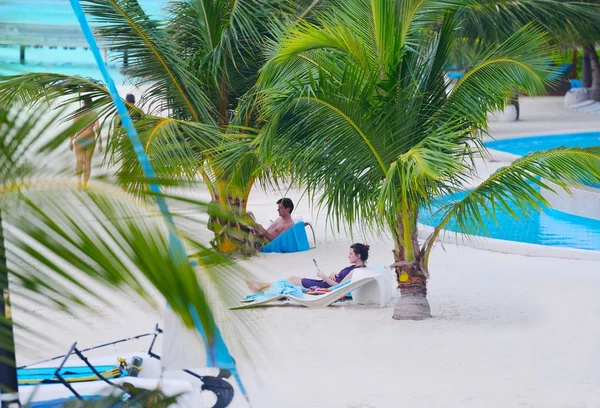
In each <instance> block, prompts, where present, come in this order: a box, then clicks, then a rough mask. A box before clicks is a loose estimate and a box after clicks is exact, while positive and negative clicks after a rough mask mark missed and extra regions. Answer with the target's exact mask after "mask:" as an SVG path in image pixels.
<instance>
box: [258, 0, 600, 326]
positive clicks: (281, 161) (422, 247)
mask: <svg viewBox="0 0 600 408" xmlns="http://www.w3.org/2000/svg"><path fill="white" fill-rule="evenodd" d="M327 4H328V7H326V8H324V9H322V10H321V11H320V12H319V14H318V16H316V17H315V21H316V23H306V22H303V23H301V24H298V25H297V26H295V27H293V28H292V29H290V30H288V31H287V33H285V35H283V36H282V37H281V38H280V39H279V41H278V42H276V43H274V44H273V45H272V48H271V49H270V53H271V59H270V61H269V62H268V63H267V64H266V65H265V67H264V68H263V70H262V73H261V78H260V79H259V81H260V84H261V85H262V88H261V95H260V97H261V98H262V101H263V105H262V111H261V113H262V115H263V116H262V117H263V119H264V120H265V121H266V124H265V126H264V128H263V131H262V133H261V135H260V137H259V139H258V141H257V144H259V146H260V148H261V151H262V154H263V155H264V157H265V160H266V161H267V162H268V163H269V164H270V165H271V168H272V169H274V171H275V175H283V174H287V173H288V172H289V173H291V174H292V177H293V179H294V180H295V181H297V182H298V183H299V184H300V185H302V186H304V187H305V188H306V190H307V191H308V193H309V195H311V196H313V197H318V198H316V201H317V204H319V205H321V206H323V207H325V208H326V210H327V212H328V217H329V219H330V220H331V221H333V222H334V223H335V224H337V225H338V226H339V225H340V224H342V223H345V224H346V225H350V228H351V227H352V224H355V223H358V224H359V225H362V226H367V227H370V228H386V229H388V230H389V231H390V232H391V235H392V238H393V242H394V251H393V253H394V263H393V265H394V267H395V268H396V273H397V277H398V287H399V289H400V293H401V297H400V299H399V301H398V304H397V306H396V309H395V311H394V318H396V319H423V318H427V317H430V308H429V304H428V301H427V298H426V293H427V279H428V277H429V271H428V259H429V256H430V253H431V250H432V248H433V245H434V242H435V240H436V238H437V236H438V234H439V232H440V230H441V229H442V228H443V227H444V226H445V225H446V224H447V222H448V221H449V220H450V219H456V220H457V221H458V224H459V226H461V227H463V231H468V230H469V229H470V228H474V227H473V226H474V225H481V224H482V222H483V221H482V219H483V214H484V213H485V214H488V215H489V214H492V216H493V210H495V209H499V210H500V211H504V212H507V213H509V214H511V215H514V216H517V213H520V212H519V211H514V210H513V209H512V207H511V205H514V206H516V207H517V208H519V209H524V208H526V207H528V206H539V205H540V203H541V204H547V202H546V200H545V199H544V198H543V197H542V196H541V194H540V193H539V191H538V190H537V189H536V188H535V186H536V185H537V186H541V187H543V188H549V189H550V188H551V187H550V184H549V182H552V183H554V185H558V186H559V187H560V188H564V189H567V190H568V189H569V186H570V185H571V184H573V183H574V184H577V183H581V182H582V180H588V181H589V180H590V179H597V177H598V176H600V156H599V155H598V152H597V151H596V150H594V149H576V148H572V149H568V148H564V149H555V150H551V151H547V152H538V153H534V154H531V155H528V156H525V157H524V158H522V159H520V160H517V161H515V162H514V163H512V164H511V165H510V166H507V167H505V168H503V169H501V170H499V171H498V172H496V173H494V174H493V175H491V176H490V177H489V178H488V179H487V180H484V181H483V182H481V184H479V186H478V187H477V188H475V189H474V190H472V191H470V192H469V193H468V194H467V195H466V196H465V197H464V198H463V199H462V200H459V201H456V202H454V203H452V204H451V205H450V206H448V207H445V208H444V209H443V212H442V214H441V217H442V220H443V221H442V222H441V223H440V225H439V226H438V227H437V228H436V229H435V232H434V233H433V234H432V235H431V236H430V237H429V238H427V239H426V240H425V241H424V242H419V240H418V220H419V209H420V208H427V207H429V206H431V205H432V204H433V203H434V202H435V201H436V200H437V199H438V198H439V197H442V196H444V195H447V194H452V193H455V192H457V191H461V190H463V189H464V187H463V186H464V185H465V183H467V182H475V181H477V180H478V178H477V174H476V169H475V166H474V160H475V159H476V158H478V157H481V156H483V155H484V154H485V148H484V147H483V145H482V135H484V134H485V132H486V130H487V116H486V115H487V114H488V113H489V112H492V111H495V110H499V109H502V108H503V107H504V103H505V101H506V98H507V97H508V96H510V94H511V93H512V91H513V89H515V88H518V89H523V90H525V91H527V92H529V93H530V94H536V93H540V92H542V91H543V89H544V85H545V83H546V82H547V78H548V76H549V74H550V73H549V71H548V68H547V65H546V61H545V58H546V57H547V56H548V53H549V52H550V51H551V50H550V48H549V47H548V45H547V43H548V36H547V35H546V34H545V33H544V32H543V31H542V30H541V29H540V28H539V27H537V26H535V25H533V24H527V25H525V26H524V27H523V28H521V29H520V30H518V31H517V32H515V33H514V34H513V35H511V36H510V37H509V38H507V39H506V40H505V41H503V42H501V43H496V44H492V45H491V46H489V47H487V48H484V49H482V50H481V52H480V53H479V54H478V55H477V56H476V58H475V59H474V60H473V61H472V64H471V65H470V67H469V68H468V69H467V71H466V72H465V74H464V76H463V77H462V78H461V79H460V80H459V81H458V83H457V84H456V85H455V86H454V87H453V88H451V87H450V86H449V82H448V81H447V80H446V79H445V78H444V70H445V68H446V65H447V64H448V62H449V55H450V53H451V52H452V49H453V46H454V44H455V42H456V41H457V33H459V32H460V31H459V30H458V28H459V27H460V26H461V23H462V21H463V20H462V16H464V11H465V10H469V8H471V7H475V8H476V7H478V3H477V2H473V1H466V0H465V1H462V0H459V1H456V0H452V1H444V0H442V1H440V0H436V1H433V0H424V1H423V0H375V1H367V0H352V1H350V0H345V1H343V2H342V1H330V2H328V3H327ZM277 169H280V170H279V172H277ZM538 177H541V178H538ZM480 205H483V207H482V206H480ZM486 205H487V206H486Z"/></svg>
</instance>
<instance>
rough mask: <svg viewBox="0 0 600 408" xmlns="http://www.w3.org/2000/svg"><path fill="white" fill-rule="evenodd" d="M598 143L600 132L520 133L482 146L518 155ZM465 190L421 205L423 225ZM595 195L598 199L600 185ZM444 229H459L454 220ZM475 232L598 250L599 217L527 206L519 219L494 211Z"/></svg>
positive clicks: (433, 223) (436, 219) (432, 221)
mask: <svg viewBox="0 0 600 408" xmlns="http://www.w3.org/2000/svg"><path fill="white" fill-rule="evenodd" d="M598 145H600V132H588V133H577V134H562V135H552V136H536V137H522V138H516V139H505V140H497V141H493V142H487V143H485V146H486V147H488V148H490V149H495V150H500V151H504V152H508V153H513V154H518V155H520V156H523V155H526V154H527V153H530V152H533V151H537V150H547V149H551V148H554V147H559V146H569V147H591V146H598ZM594 187H596V186H594ZM465 194H467V192H463V193H458V194H454V195H451V196H448V197H445V198H443V199H440V200H438V202H437V203H436V204H435V205H434V206H433V207H432V208H431V209H421V212H420V214H419V219H420V220H421V222H422V223H424V224H426V225H431V226H436V225H437V224H438V223H439V221H440V219H441V218H442V216H441V215H435V213H436V211H437V210H438V209H439V208H440V207H441V206H442V205H443V204H444V203H447V202H449V201H452V200H460V199H461V198H463V197H464V196H465ZM598 195H599V199H600V189H599V190H598ZM517 213H520V211H517ZM599 216H600V214H599ZM446 229H447V230H450V231H455V232H460V231H459V229H458V227H457V225H456V223H455V222H454V220H451V221H450V222H449V224H448V225H447V226H446ZM476 235H479V236H486V237H490V238H495V239H501V240H507V241H517V242H524V243H530V244H539V245H549V246H556V247H568V248H577V249H587V250H596V251H598V250H600V221H599V220H595V219H592V218H586V217H580V216H576V215H573V214H568V213H565V212H562V211H557V210H553V209H549V208H545V209H544V210H543V211H536V210H534V209H530V210H529V211H527V216H522V217H521V219H519V220H516V219H514V218H513V217H511V216H508V215H505V214H502V213H497V214H496V221H494V220H493V219H491V218H487V219H485V229H483V228H477V229H476Z"/></svg>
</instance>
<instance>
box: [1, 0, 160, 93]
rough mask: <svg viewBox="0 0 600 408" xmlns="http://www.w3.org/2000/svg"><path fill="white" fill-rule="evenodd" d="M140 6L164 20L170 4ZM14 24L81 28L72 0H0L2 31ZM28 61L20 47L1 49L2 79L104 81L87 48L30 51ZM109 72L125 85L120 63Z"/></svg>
mask: <svg viewBox="0 0 600 408" xmlns="http://www.w3.org/2000/svg"><path fill="white" fill-rule="evenodd" d="M139 3H140V5H141V6H142V8H143V9H144V10H145V11H146V13H148V14H149V15H150V16H152V17H156V18H161V17H164V15H165V13H164V11H163V8H164V6H165V4H166V3H167V1H166V0H139ZM14 24H35V25H54V26H56V27H57V28H60V27H63V26H79V24H78V22H77V19H76V18H75V15H74V14H73V10H72V9H71V5H70V3H69V1H68V0H0V30H2V29H5V30H10V27H11V25H14ZM25 57H26V63H25V64H20V62H19V47H18V45H15V46H0V76H7V75H18V74H24V73H28V72H52V73H58V74H65V75H79V76H82V77H90V78H94V79H99V80H101V79H102V75H101V74H100V71H99V70H98V68H97V67H96V62H95V60H94V57H93V56H92V53H91V52H90V51H89V50H86V49H83V48H77V49H64V48H61V47H59V48H48V47H43V48H33V47H27V49H26V52H25ZM108 60H109V61H110V60H111V56H110V53H109V55H108ZM109 69H110V72H111V75H112V77H113V79H114V81H115V82H116V84H117V85H123V84H124V83H125V78H124V77H123V75H121V73H120V72H119V63H118V62H110V63H109Z"/></svg>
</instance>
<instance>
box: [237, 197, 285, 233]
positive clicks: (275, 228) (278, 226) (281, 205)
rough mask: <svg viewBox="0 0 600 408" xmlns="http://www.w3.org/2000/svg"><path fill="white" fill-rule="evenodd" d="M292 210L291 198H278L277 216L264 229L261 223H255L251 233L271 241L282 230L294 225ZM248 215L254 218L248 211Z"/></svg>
mask: <svg viewBox="0 0 600 408" xmlns="http://www.w3.org/2000/svg"><path fill="white" fill-rule="evenodd" d="M293 210H294V203H293V202H292V200H290V199H289V198H280V199H279V200H278V201H277V213H279V218H277V219H276V220H275V221H274V222H273V223H272V224H271V225H270V226H269V228H266V229H265V227H263V226H262V225H261V224H258V223H256V224H255V225H254V227H253V234H254V235H256V236H259V237H263V238H264V239H265V240H266V241H267V242H270V241H273V240H274V239H275V238H277V237H278V236H279V235H281V234H282V233H283V232H284V231H286V230H287V229H289V228H291V227H293V226H294V220H292V211H293ZM248 215H249V216H250V217H251V218H252V220H254V216H253V214H252V213H248ZM254 221H255V220H254ZM255 222H256V221H255Z"/></svg>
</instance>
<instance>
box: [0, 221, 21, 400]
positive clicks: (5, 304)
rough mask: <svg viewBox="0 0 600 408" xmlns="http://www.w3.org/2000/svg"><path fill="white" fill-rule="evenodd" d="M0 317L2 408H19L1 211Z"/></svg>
mask: <svg viewBox="0 0 600 408" xmlns="http://www.w3.org/2000/svg"><path fill="white" fill-rule="evenodd" d="M0 297H1V298H0V316H2V317H3V319H2V321H1V326H2V332H3V334H2V338H3V339H2V342H3V343H4V344H3V345H2V349H0V388H1V389H2V402H1V404H0V406H1V407H2V408H9V407H11V408H16V407H20V406H21V404H20V403H19V385H18V384H19V383H18V381H17V364H16V359H15V338H14V334H13V322H12V318H11V314H10V298H9V296H8V265H7V261H6V250H5V247H4V230H3V228H2V211H1V210H0Z"/></svg>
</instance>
